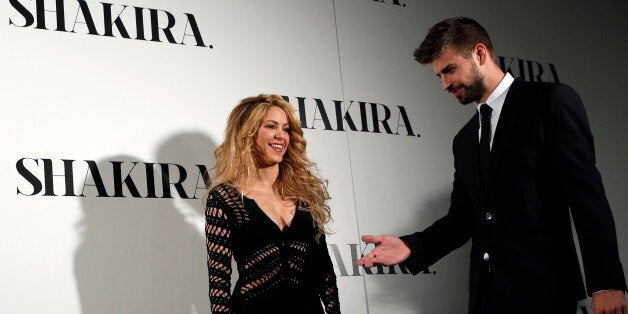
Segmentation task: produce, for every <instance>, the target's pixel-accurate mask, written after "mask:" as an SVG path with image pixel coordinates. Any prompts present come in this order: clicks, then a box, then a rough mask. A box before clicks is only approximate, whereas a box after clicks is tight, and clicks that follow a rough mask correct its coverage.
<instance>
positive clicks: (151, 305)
mask: <svg viewBox="0 0 628 314" xmlns="http://www.w3.org/2000/svg"><path fill="white" fill-rule="evenodd" d="M214 148H215V144H214V142H213V141H212V140H211V139H209V138H208V137H207V136H205V135H203V134H201V133H198V132H190V133H182V134H179V135H176V136H174V137H172V138H170V139H168V140H166V141H165V142H164V143H163V144H162V145H160V147H159V149H158V152H157V155H158V156H157V158H156V162H158V163H170V164H171V165H170V182H177V181H178V180H179V179H180V178H181V177H180V176H181V175H182V173H181V171H180V168H179V167H177V166H176V165H180V166H183V168H184V169H185V170H187V172H188V173H187V176H188V177H187V179H186V180H185V181H183V185H184V187H186V191H187V193H186V194H187V196H188V197H190V199H183V198H182V197H181V196H179V195H178V193H177V192H176V189H175V188H172V196H173V197H172V198H162V197H161V196H162V195H163V194H161V193H160V192H161V190H162V188H161V186H162V181H163V180H160V179H161V176H160V175H158V174H157V173H158V170H159V169H160V167H159V166H160V165H155V166H154V169H155V172H156V175H155V180H154V181H155V186H156V190H157V196H158V197H157V198H146V197H144V196H146V195H147V193H146V191H147V180H146V171H145V169H144V168H145V163H143V162H142V161H141V160H139V159H138V158H135V157H133V156H128V155H117V156H111V157H109V158H106V159H103V160H101V161H100V162H98V163H97V166H98V169H99V170H100V175H101V177H102V180H103V182H105V186H106V188H107V193H108V194H109V195H112V194H113V190H114V188H113V186H111V185H112V182H113V180H114V178H113V173H112V172H113V171H112V170H111V169H112V163H111V161H121V162H123V164H122V165H123V168H122V171H121V172H122V176H123V178H124V177H125V176H126V174H128V173H129V171H131V169H133V170H132V171H131V178H132V180H133V183H134V184H135V186H136V188H137V190H138V191H139V192H140V194H141V196H142V197H141V198H140V197H131V196H130V195H131V193H130V190H129V188H127V187H124V188H123V189H124V193H125V196H126V197H97V196H96V195H98V193H97V191H96V189H95V188H94V187H93V186H91V187H90V186H87V187H85V191H86V192H85V194H86V195H90V196H87V197H84V198H81V205H82V211H83V217H82V219H81V221H80V222H79V223H78V226H77V231H78V232H79V234H80V243H79V245H78V249H77V251H76V254H75V264H74V270H75V276H76V282H77V288H78V292H79V295H80V301H81V309H82V313H83V314H105V313H106V314H110V313H116V314H139V313H146V314H149V313H150V314H160V313H163V314H173V313H185V314H188V313H189V314H193V313H203V312H206V311H207V310H208V309H209V300H208V296H207V291H208V288H207V287H208V284H207V267H206V262H207V259H206V258H207V257H206V256H207V255H206V249H205V241H204V232H202V229H203V227H202V226H203V224H204V215H203V204H202V199H203V196H204V191H203V187H204V183H203V182H202V180H201V182H200V183H198V184H197V171H198V169H199V168H198V167H197V166H196V165H197V164H202V165H208V164H209V165H211V164H213V160H212V157H211V152H212V151H213V149H214ZM134 162H138V164H137V165H136V166H135V168H132V167H133V163H134ZM174 164H176V165H174ZM89 184H90V178H88V185H89ZM166 184H168V183H167V182H166ZM199 185H200V186H199ZM127 186H128V185H127ZM90 189H91V190H92V191H90ZM90 193H91V194H90ZM194 194H196V197H197V198H196V199H194V198H192V197H193V195H194Z"/></svg>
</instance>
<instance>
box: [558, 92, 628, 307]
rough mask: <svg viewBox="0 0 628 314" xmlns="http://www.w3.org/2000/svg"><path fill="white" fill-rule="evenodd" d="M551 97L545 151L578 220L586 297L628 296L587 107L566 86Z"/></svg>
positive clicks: (574, 216)
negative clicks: (603, 294) (610, 293)
mask: <svg viewBox="0 0 628 314" xmlns="http://www.w3.org/2000/svg"><path fill="white" fill-rule="evenodd" d="M551 95H552V96H551V98H550V101H549V104H548V119H547V123H546V124H547V125H546V130H549V132H546V137H547V146H546V147H547V148H548V150H549V152H550V158H551V161H552V163H551V165H552V167H555V169H556V171H557V173H558V183H559V185H560V191H561V193H562V195H563V197H564V198H565V200H566V201H567V203H568V205H569V207H570V210H571V213H572V216H573V220H574V224H575V227H576V232H577V234H578V239H579V243H580V250H581V253H582V259H583V264H584V271H585V278H586V281H587V293H588V294H589V295H591V294H592V293H593V292H596V291H600V290H605V289H617V290H626V280H625V278H624V273H623V269H622V265H621V263H620V261H619V253H618V248H617V238H616V232H615V223H614V220H613V215H612V213H611V209H610V207H609V204H608V201H607V199H606V195H605V192H604V187H603V185H602V178H601V176H600V173H599V171H598V169H597V168H596V166H595V152H594V144H593V135H592V134H591V129H590V127H589V122H588V120H587V116H586V112H585V109H584V105H583V103H582V100H581V99H580V97H579V96H578V94H577V93H576V92H575V91H574V90H573V89H572V88H570V87H568V86H566V85H556V86H555V88H554V90H553V91H552V94H551Z"/></svg>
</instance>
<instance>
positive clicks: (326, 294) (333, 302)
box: [316, 234, 340, 314]
mask: <svg viewBox="0 0 628 314" xmlns="http://www.w3.org/2000/svg"><path fill="white" fill-rule="evenodd" d="M317 250H318V254H317V256H318V261H317V264H318V265H319V273H318V278H316V280H317V282H318V288H319V292H318V293H319V296H320V298H321V300H322V301H323V304H324V305H325V312H326V313H327V314H339V313H340V300H339V299H338V286H337V285H336V274H335V273H334V266H333V265H332V263H331V257H330V256H329V251H328V250H327V240H326V239H325V235H324V234H323V235H322V236H321V238H320V243H319V244H318V248H317Z"/></svg>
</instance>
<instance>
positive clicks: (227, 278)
mask: <svg viewBox="0 0 628 314" xmlns="http://www.w3.org/2000/svg"><path fill="white" fill-rule="evenodd" d="M224 208H226V206H225V202H224V200H223V198H222V196H221V195H220V193H218V192H216V191H215V190H212V191H211V192H210V194H209V196H208V198H207V205H206V207H205V242H206V244H207V271H208V273H209V301H210V302H211V311H212V313H231V255H232V251H231V227H230V223H229V220H228V217H227V214H226V213H225V211H224V210H223V209H224Z"/></svg>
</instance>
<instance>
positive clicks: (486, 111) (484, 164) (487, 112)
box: [480, 104, 493, 187]
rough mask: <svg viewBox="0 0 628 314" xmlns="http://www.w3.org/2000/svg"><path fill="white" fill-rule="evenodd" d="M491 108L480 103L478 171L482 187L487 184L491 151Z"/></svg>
mask: <svg viewBox="0 0 628 314" xmlns="http://www.w3.org/2000/svg"><path fill="white" fill-rule="evenodd" d="M492 111H493V109H492V108H491V107H489V105H487V104H481V105H480V115H481V116H482V117H481V119H480V121H481V123H482V127H481V134H480V172H481V174H482V181H483V182H484V187H486V185H487V184H488V182H487V181H488V164H489V155H490V152H491V112H492Z"/></svg>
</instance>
